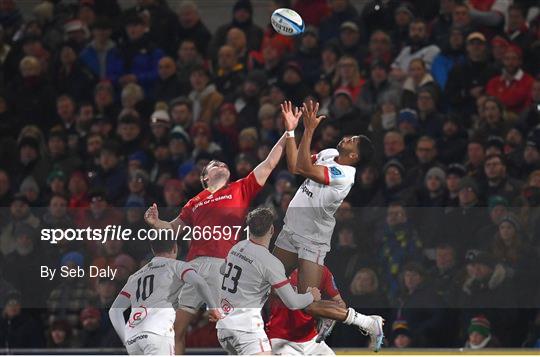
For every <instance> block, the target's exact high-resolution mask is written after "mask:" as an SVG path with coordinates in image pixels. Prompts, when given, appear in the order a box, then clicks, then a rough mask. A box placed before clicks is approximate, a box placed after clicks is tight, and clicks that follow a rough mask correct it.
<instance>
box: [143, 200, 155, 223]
mask: <svg viewBox="0 0 540 357" xmlns="http://www.w3.org/2000/svg"><path fill="white" fill-rule="evenodd" d="M144 220H145V221H146V223H148V224H149V225H150V226H152V227H154V226H155V224H156V223H157V221H158V220H159V212H158V208H157V205H156V204H155V203H154V204H152V206H150V207H148V209H147V210H146V212H145V213H144Z"/></svg>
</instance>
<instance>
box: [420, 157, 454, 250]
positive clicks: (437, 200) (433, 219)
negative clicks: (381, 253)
mask: <svg viewBox="0 0 540 357" xmlns="http://www.w3.org/2000/svg"><path fill="white" fill-rule="evenodd" d="M447 200H448V191H447V190H446V173H445V172H444V170H443V169H442V168H440V167H437V166H434V167H432V168H430V169H429V170H428V171H427V172H426V175H425V177H424V184H423V186H421V187H420V188H419V190H418V193H417V202H418V206H420V207H429V208H423V209H420V211H419V214H418V217H417V218H416V220H417V222H416V226H417V228H418V235H419V236H420V239H421V241H422V243H423V245H424V246H425V247H426V248H434V247H435V245H436V243H437V242H438V241H439V233H438V232H439V230H440V227H441V225H442V224H443V222H444V209H445V207H446V202H447Z"/></svg>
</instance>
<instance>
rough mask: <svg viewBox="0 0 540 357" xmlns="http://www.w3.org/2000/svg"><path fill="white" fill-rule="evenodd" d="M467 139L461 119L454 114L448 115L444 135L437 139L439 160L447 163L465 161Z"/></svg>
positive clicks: (443, 127) (444, 121)
mask: <svg viewBox="0 0 540 357" xmlns="http://www.w3.org/2000/svg"><path fill="white" fill-rule="evenodd" d="M467 139H468V135H467V132H466V131H465V130H464V129H463V126H462V125H461V123H460V122H459V120H458V119H457V118H456V117H455V116H453V115H448V116H447V117H446V118H444V119H443V123H442V136H441V137H440V138H439V140H438V141H437V152H438V153H439V154H438V157H439V160H440V161H441V162H442V163H443V164H445V165H450V164H452V163H455V162H463V161H464V158H465V154H466V153H467V143H468V140H467Z"/></svg>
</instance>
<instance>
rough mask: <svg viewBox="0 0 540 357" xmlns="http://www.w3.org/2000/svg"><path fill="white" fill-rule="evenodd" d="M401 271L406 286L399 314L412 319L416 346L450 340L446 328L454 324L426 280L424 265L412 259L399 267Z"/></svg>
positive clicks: (443, 342)
mask: <svg viewBox="0 0 540 357" xmlns="http://www.w3.org/2000/svg"><path fill="white" fill-rule="evenodd" d="M399 272H400V275H401V277H402V279H403V290H402V295H401V297H400V299H399V307H400V310H399V315H398V316H397V318H398V319H404V320H406V321H407V322H408V323H409V327H410V329H411V333H412V335H413V339H414V340H415V341H416V345H417V346H444V345H446V344H448V338H449V335H448V333H447V331H446V330H447V329H448V328H449V325H450V326H451V324H450V321H448V319H447V318H446V316H445V312H444V310H442V309H441V308H442V307H443V306H444V302H443V301H442V299H441V298H440V297H439V296H438V295H437V293H436V291H435V289H433V288H432V287H431V286H430V285H429V283H428V281H427V278H428V277H427V276H426V271H425V269H424V267H423V266H422V265H421V264H420V263H417V262H415V261H412V262H409V263H407V264H405V265H404V266H402V267H400V268H399ZM445 320H446V321H445Z"/></svg>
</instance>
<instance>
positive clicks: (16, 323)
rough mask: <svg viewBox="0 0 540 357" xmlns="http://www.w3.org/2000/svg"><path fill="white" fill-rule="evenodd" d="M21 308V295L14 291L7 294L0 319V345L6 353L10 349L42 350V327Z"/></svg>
mask: <svg viewBox="0 0 540 357" xmlns="http://www.w3.org/2000/svg"><path fill="white" fill-rule="evenodd" d="M21 307H22V299H21V294H20V293H19V292H17V291H14V290H12V291H10V292H7V297H6V303H5V306H4V307H3V310H2V316H1V317H0V343H1V344H2V346H4V347H5V348H6V349H7V351H9V350H10V349H12V348H42V347H44V344H45V343H44V341H43V333H42V327H41V326H40V324H39V323H38V322H37V321H36V320H35V319H34V318H33V317H32V315H31V314H29V313H28V312H27V311H25V310H23V309H21Z"/></svg>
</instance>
